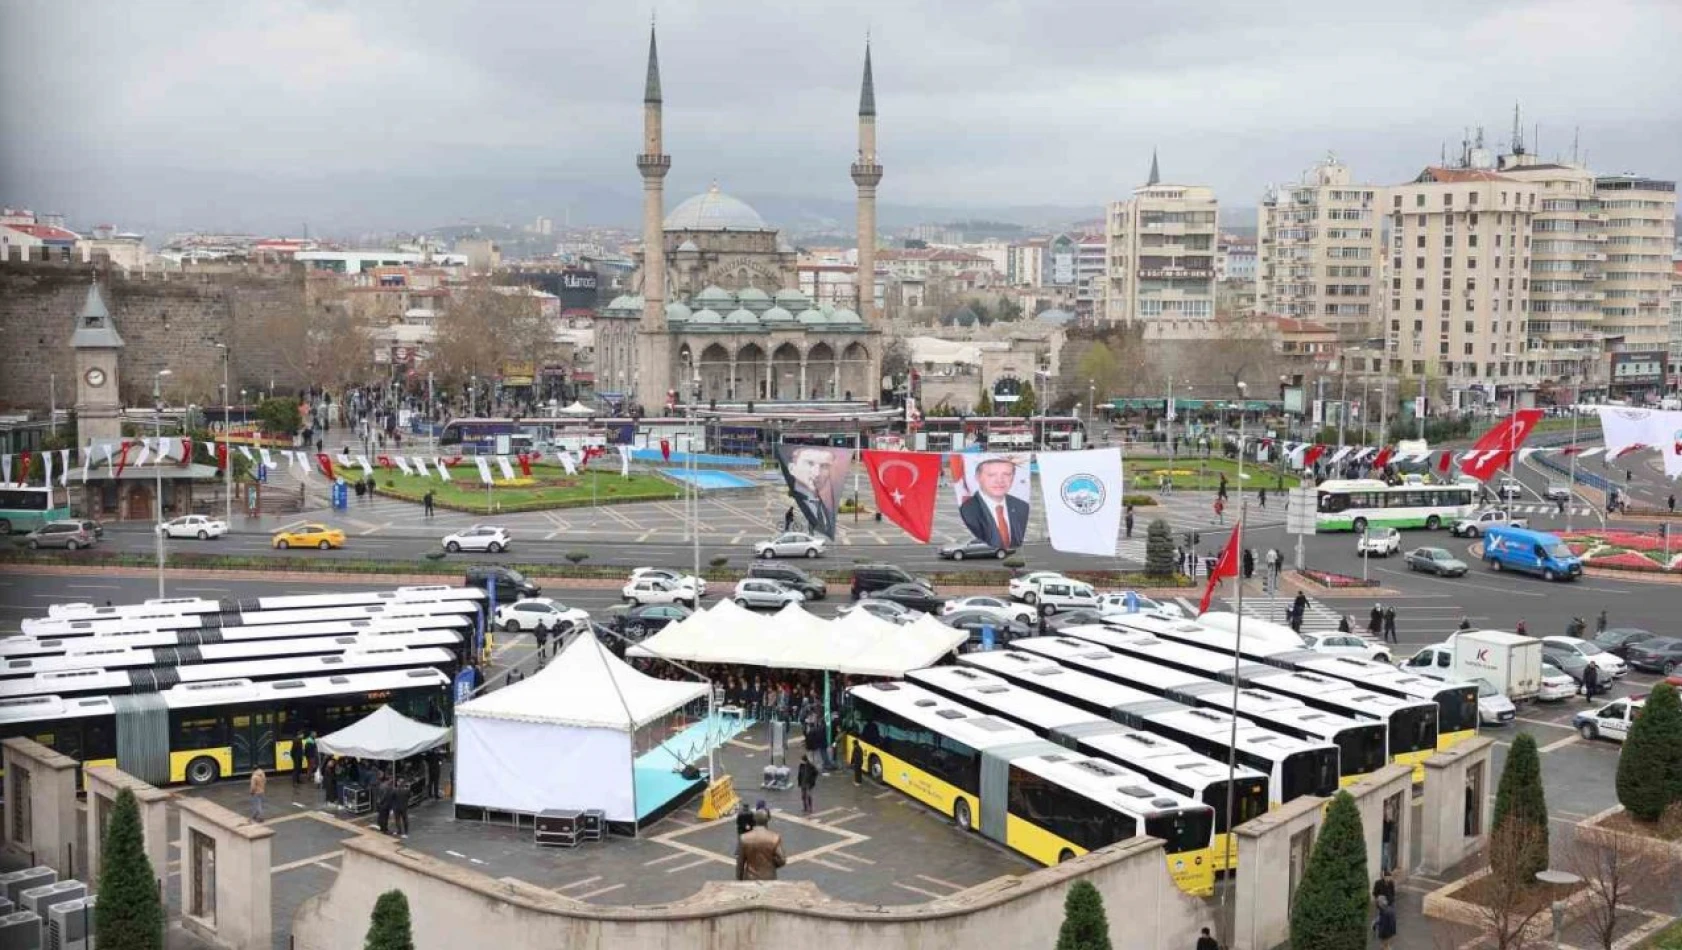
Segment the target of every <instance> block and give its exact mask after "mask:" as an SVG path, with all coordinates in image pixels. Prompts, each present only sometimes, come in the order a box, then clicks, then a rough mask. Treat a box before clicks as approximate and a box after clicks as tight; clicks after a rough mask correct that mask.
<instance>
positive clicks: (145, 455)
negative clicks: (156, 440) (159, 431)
mask: <svg viewBox="0 0 1682 950" xmlns="http://www.w3.org/2000/svg"><path fill="white" fill-rule="evenodd" d="M151 457H152V440H151V439H148V438H144V437H142V438H141V440H140V458H139V459H136V460H135V463H134V464H135V465H137V466H138V465H145V464H146V460H147V459H149V458H151Z"/></svg>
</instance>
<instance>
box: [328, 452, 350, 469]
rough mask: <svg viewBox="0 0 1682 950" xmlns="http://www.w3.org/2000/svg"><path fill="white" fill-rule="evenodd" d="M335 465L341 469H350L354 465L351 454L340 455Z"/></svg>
mask: <svg viewBox="0 0 1682 950" xmlns="http://www.w3.org/2000/svg"><path fill="white" fill-rule="evenodd" d="M333 464H335V465H337V466H339V467H340V468H350V467H351V465H352V464H353V463H352V462H351V460H350V453H349V452H345V453H344V454H342V455H340V456H339V457H338V458H337V459H335V460H334V462H333Z"/></svg>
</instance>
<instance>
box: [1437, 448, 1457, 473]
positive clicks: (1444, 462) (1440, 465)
mask: <svg viewBox="0 0 1682 950" xmlns="http://www.w3.org/2000/svg"><path fill="white" fill-rule="evenodd" d="M1453 461H1454V453H1453V452H1444V453H1443V457H1442V458H1440V459H1438V460H1437V471H1439V472H1442V473H1443V474H1444V475H1447V474H1448V467H1449V465H1450V464H1452V463H1453Z"/></svg>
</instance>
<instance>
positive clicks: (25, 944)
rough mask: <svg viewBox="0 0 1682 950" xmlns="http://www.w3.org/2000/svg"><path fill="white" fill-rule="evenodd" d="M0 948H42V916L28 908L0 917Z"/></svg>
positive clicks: (14, 949)
mask: <svg viewBox="0 0 1682 950" xmlns="http://www.w3.org/2000/svg"><path fill="white" fill-rule="evenodd" d="M0 950H41V918H40V916H39V915H37V914H33V913H30V912H29V911H27V910H20V911H17V912H16V913H11V914H7V915H6V916H4V917H0Z"/></svg>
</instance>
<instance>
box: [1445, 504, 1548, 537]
mask: <svg viewBox="0 0 1682 950" xmlns="http://www.w3.org/2000/svg"><path fill="white" fill-rule="evenodd" d="M1497 526H1502V527H1510V528H1528V527H1530V522H1529V520H1528V519H1525V518H1514V517H1513V516H1512V515H1511V514H1510V513H1509V512H1508V511H1507V510H1506V509H1504V508H1485V509H1484V510H1482V511H1480V512H1477V513H1476V514H1473V515H1471V516H1469V517H1465V518H1461V519H1460V520H1459V521H1456V522H1455V523H1454V524H1453V525H1451V526H1450V527H1449V529H1448V533H1449V534H1452V535H1454V536H1455V537H1457V538H1475V537H1477V536H1478V535H1480V534H1482V533H1484V532H1485V531H1488V530H1489V529H1490V528H1494V527H1497Z"/></svg>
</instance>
